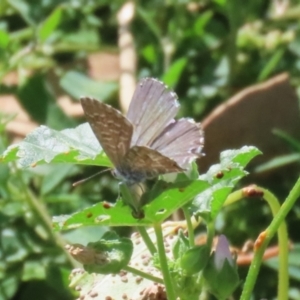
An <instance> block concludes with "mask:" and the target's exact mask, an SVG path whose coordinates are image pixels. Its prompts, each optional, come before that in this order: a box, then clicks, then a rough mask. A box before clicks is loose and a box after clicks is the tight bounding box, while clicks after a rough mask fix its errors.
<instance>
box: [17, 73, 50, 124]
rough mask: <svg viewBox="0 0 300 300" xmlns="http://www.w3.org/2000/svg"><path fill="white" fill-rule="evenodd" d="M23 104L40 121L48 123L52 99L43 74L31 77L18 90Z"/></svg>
mask: <svg viewBox="0 0 300 300" xmlns="http://www.w3.org/2000/svg"><path fill="white" fill-rule="evenodd" d="M17 95H18V98H19V100H20V102H21V104H22V106H23V107H24V108H25V109H26V111H27V112H28V113H29V114H30V116H31V117H32V118H33V119H34V120H36V121H37V122H38V123H43V124H45V123H46V120H47V109H48V104H49V102H50V101H51V99H52V95H51V94H50V93H49V91H48V89H47V87H46V79H45V77H44V76H43V75H41V74H35V75H34V76H32V77H29V78H28V79H27V80H26V82H24V84H23V85H22V86H20V87H19V90H18V92H17Z"/></svg>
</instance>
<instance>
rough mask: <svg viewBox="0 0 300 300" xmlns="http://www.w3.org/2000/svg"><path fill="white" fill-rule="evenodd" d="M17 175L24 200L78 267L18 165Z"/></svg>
mask: <svg viewBox="0 0 300 300" xmlns="http://www.w3.org/2000/svg"><path fill="white" fill-rule="evenodd" d="M16 175H17V177H18V179H19V182H20V184H21V186H22V190H23V197H24V200H25V201H26V203H27V205H28V206H29V207H30V209H31V210H32V211H33V212H34V213H35V214H36V216H37V217H38V219H39V220H40V224H41V225H42V226H43V228H44V229H45V230H46V232H47V234H48V237H49V239H51V240H52V242H53V243H54V244H56V245H58V246H59V247H60V248H62V249H63V252H64V253H65V254H66V256H67V258H68V260H69V261H70V263H71V265H72V266H73V267H76V266H77V264H76V263H75V261H74V259H72V258H71V255H70V254H69V253H68V252H67V251H65V248H64V245H65V242H64V240H63V239H62V237H61V235H60V234H56V233H55V232H54V231H53V228H52V222H51V218H50V216H49V214H48V212H47V211H46V209H45V207H44V206H43V205H42V204H41V203H40V202H39V201H38V200H37V199H36V198H35V196H34V195H33V194H32V193H31V191H30V190H29V188H28V187H27V186H26V184H25V183H24V180H23V176H22V174H21V171H20V170H19V169H18V168H17V167H16Z"/></svg>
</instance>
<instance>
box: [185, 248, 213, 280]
mask: <svg viewBox="0 0 300 300" xmlns="http://www.w3.org/2000/svg"><path fill="white" fill-rule="evenodd" d="M209 253H210V249H209V248H208V246H207V245H200V246H195V247H193V248H191V249H188V250H187V251H186V252H185V253H184V254H182V256H181V257H180V258H179V260H180V266H181V268H182V269H183V271H184V272H185V273H186V274H187V275H193V274H196V273H199V272H200V271H201V270H202V269H203V268H204V267H205V265H206V263H207V261H208V257H209Z"/></svg>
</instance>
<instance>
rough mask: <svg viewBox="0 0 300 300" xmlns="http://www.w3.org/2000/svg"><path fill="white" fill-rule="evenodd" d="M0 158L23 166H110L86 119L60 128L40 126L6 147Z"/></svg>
mask: <svg viewBox="0 0 300 300" xmlns="http://www.w3.org/2000/svg"><path fill="white" fill-rule="evenodd" d="M0 160H2V162H10V161H17V162H18V163H19V165H20V166H21V167H23V168H25V167H29V166H32V167H34V166H35V165H37V164H43V163H50V162H52V163H55V162H58V163H62V162H63V163H73V164H74V163H76V164H85V165H98V166H107V167H109V166H111V163H110V161H109V160H108V158H107V157H106V155H105V154H104V152H103V150H102V149H101V146H100V144H99V142H98V141H97V139H96V138H95V136H94V133H93V132H92V130H91V128H90V126H89V124H88V123H84V124H81V125H79V126H78V127H76V128H74V129H65V130H62V131H56V130H53V129H50V128H48V127H46V126H40V127H38V128H37V129H35V130H34V131H32V132H31V133H30V134H28V135H27V136H26V138H25V139H24V140H23V141H22V142H21V143H19V144H17V145H13V146H11V147H9V148H8V149H7V150H6V151H5V152H4V153H3V155H2V156H1V157H0Z"/></svg>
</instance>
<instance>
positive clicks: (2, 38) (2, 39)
mask: <svg viewBox="0 0 300 300" xmlns="http://www.w3.org/2000/svg"><path fill="white" fill-rule="evenodd" d="M8 43H9V35H8V33H7V32H6V31H4V30H0V51H1V50H3V49H5V48H6V47H7V46H8Z"/></svg>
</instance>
